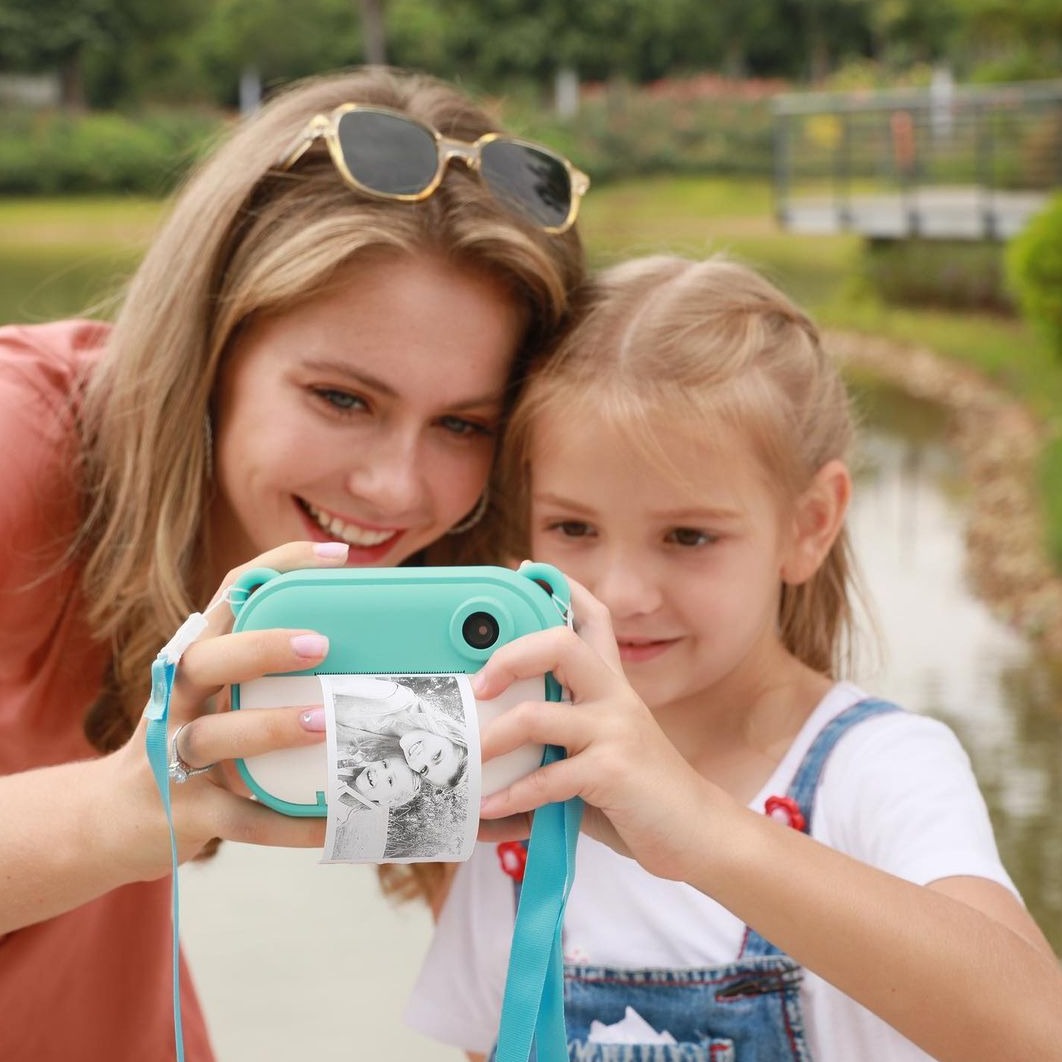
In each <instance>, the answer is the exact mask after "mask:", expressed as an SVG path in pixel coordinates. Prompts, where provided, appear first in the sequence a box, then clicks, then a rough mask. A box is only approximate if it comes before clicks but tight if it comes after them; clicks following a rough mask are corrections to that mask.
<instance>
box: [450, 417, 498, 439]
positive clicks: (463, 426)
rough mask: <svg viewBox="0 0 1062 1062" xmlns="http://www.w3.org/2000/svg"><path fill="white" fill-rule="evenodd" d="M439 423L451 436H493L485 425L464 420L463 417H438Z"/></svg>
mask: <svg viewBox="0 0 1062 1062" xmlns="http://www.w3.org/2000/svg"><path fill="white" fill-rule="evenodd" d="M439 423H440V424H441V425H442V427H443V428H445V430H446V431H448V432H450V434H451V435H458V436H463V437H467V436H471V435H488V436H489V435H493V434H494V432H493V431H492V430H491V429H490V428H489V427H487V425H486V424H479V423H477V422H476V421H474V420H465V419H464V417H440V418H439Z"/></svg>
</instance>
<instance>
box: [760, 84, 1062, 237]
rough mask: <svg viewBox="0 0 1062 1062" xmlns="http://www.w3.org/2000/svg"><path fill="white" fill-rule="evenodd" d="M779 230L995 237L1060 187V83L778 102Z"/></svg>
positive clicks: (792, 97) (791, 97) (943, 87)
mask: <svg viewBox="0 0 1062 1062" xmlns="http://www.w3.org/2000/svg"><path fill="white" fill-rule="evenodd" d="M774 135H775V151H774V160H775V168H774V198H775V211H776V215H777V218H778V221H779V223H780V224H781V225H782V226H784V227H786V228H791V229H796V230H800V231H806V232H836V231H842V230H850V231H855V232H860V233H863V234H864V235H867V236H869V237H875V238H885V239H897V238H898V239H902V238H909V237H913V236H921V237H926V238H933V237H937V238H947V239H993V240H1003V239H1007V238H1009V237H1010V236H1011V235H1013V234H1014V233H1015V232H1017V231H1018V230H1019V229H1020V228H1021V227H1022V226H1023V225H1024V224H1025V222H1026V221H1027V220H1028V218H1029V216H1030V215H1031V214H1033V213H1035V211H1036V210H1038V209H1039V208H1040V207H1041V206H1042V204H1043V202H1044V201H1045V200H1046V198H1047V196H1048V195H1049V194H1050V192H1051V191H1052V190H1053V189H1056V188H1060V187H1062V81H1050V82H1032V83H1026V84H1015V85H1002V86H992V87H971V86H956V85H953V84H951V83H950V81H948V80H946V79H934V84H933V86H932V87H930V88H929V89H922V90H915V89H911V90H902V91H892V92H867V93H790V94H786V95H783V96H779V97H777V98H776V100H775V101H774Z"/></svg>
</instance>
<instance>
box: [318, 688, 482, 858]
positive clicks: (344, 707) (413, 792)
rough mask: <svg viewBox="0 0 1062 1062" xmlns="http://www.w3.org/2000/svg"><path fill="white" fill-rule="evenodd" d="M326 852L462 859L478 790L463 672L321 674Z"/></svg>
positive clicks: (475, 739)
mask: <svg viewBox="0 0 1062 1062" xmlns="http://www.w3.org/2000/svg"><path fill="white" fill-rule="evenodd" d="M320 680H321V686H322V689H323V691H324V702H325V711H326V718H327V720H328V760H329V777H328V792H327V800H328V825H327V833H326V837H325V857H324V858H325V861H326V862H380V861H387V862H413V861H418V860H433V859H441V860H452V861H459V860H462V859H466V858H467V857H468V854H469V853H470V852H471V847H472V844H473V843H474V842H475V836H476V828H477V824H478V809H479V796H480V779H479V729H478V723H477V720H476V703H475V698H474V697H473V695H472V691H471V688H470V686H469V684H468V679H467V677H466V676H464V675H457V674H447V675H387V676H384V675H371V676H370V675H322V676H320Z"/></svg>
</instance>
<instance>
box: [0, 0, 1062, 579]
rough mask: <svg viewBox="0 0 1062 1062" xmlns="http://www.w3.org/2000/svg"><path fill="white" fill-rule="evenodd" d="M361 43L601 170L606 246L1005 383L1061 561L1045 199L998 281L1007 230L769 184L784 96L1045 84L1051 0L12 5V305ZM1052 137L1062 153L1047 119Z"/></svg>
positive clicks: (58, 301)
mask: <svg viewBox="0 0 1062 1062" xmlns="http://www.w3.org/2000/svg"><path fill="white" fill-rule="evenodd" d="M367 61H371V62H387V63H390V64H393V65H396V66H407V67H415V68H419V69H422V70H426V71H428V72H430V73H433V74H436V75H439V76H441V77H445V78H448V79H451V80H454V81H456V82H458V83H459V84H461V85H462V86H464V87H465V88H466V89H467V90H468V91H470V92H471V93H472V94H474V95H476V96H477V97H479V98H480V99H481V100H484V101H485V102H487V104H488V105H489V106H492V107H494V108H495V109H496V110H497V111H498V112H499V115H500V116H502V117H503V119H504V121H505V124H506V125H507V126H509V127H510V128H512V129H514V130H515V131H518V132H522V133H524V134H525V135H528V136H532V137H535V138H540V139H542V140H544V141H546V142H548V143H550V144H552V145H554V146H556V147H558V148H559V149H560V150H562V151H565V152H566V153H567V154H569V155H570V156H571V157H572V158H573V159H574V160H575V161H576V162H577V163H578V165H579V166H581V167H582V168H583V169H585V170H587V172H589V173H590V174H591V176H592V178H593V181H594V190H593V193H592V194H591V196H590V197H588V199H587V203H586V208H585V212H584V224H583V231H584V234H585V236H586V238H587V243H588V246H589V249H590V252H591V257H592V259H593V260H594V262H595V263H597V264H600V263H603V262H607V261H610V260H614V259H616V258H618V257H621V256H626V255H629V254H634V253H638V252H640V251H647V250H658V249H668V248H670V249H674V250H678V251H684V252H687V253H691V254H701V253H704V252H705V251H706V250H710V249H720V248H721V249H726V250H730V251H733V252H735V253H737V254H738V255H739V256H742V257H744V258H746V259H747V260H749V261H751V262H752V263H753V264H755V265H758V266H760V267H761V268H765V269H766V270H767V271H768V272H770V273H771V274H772V275H773V276H774V278H775V279H777V280H778V281H779V282H780V283H782V284H783V286H784V287H786V288H787V289H788V290H790V291H791V292H792V293H793V294H794V295H795V296H796V297H797V298H798V299H800V300H801V301H803V302H805V303H806V304H807V305H808V306H809V307H810V308H811V309H812V310H813V311H814V312H815V313H816V314H817V315H818V316H819V318H820V320H822V321H823V323H825V324H829V325H834V326H838V327H847V328H852V329H857V330H863V331H866V332H870V333H874V334H878V335H889V336H892V337H894V338H897V339H899V340H907V341H910V342H920V343H927V344H930V345H932V346H933V347H934V348H935V349H937V350H939V351H941V352H942V353H945V354H949V355H951V356H954V357H957V358H961V359H963V360H966V361H971V362H973V363H974V364H976V365H978V367H979V368H981V369H982V370H984V371H986V372H988V373H989V374H990V375H993V376H995V377H996V378H998V379H1001V380H1003V381H1004V382H1005V383H1006V384H1007V385H1008V386H1009V387H1011V388H1012V389H1013V390H1014V391H1015V392H1016V393H1018V394H1019V395H1021V396H1022V397H1024V398H1025V399H1027V400H1028V401H1029V402H1030V404H1031V405H1032V406H1033V408H1034V409H1035V410H1036V411H1037V412H1038V414H1039V415H1040V416H1041V417H1043V418H1044V419H1045V421H1046V423H1047V425H1048V432H1047V435H1048V441H1047V442H1046V444H1045V455H1044V462H1043V469H1044V483H1045V491H1044V495H1045V498H1046V504H1047V508H1048V510H1049V525H1050V531H1049V535H1050V539H1051V542H1050V548H1051V551H1052V553H1053V555H1054V556H1055V559H1056V561H1057V562H1058V565H1059V567H1060V569H1062V493H1060V492H1059V491H1058V490H1057V489H1056V487H1055V486H1054V485H1055V484H1057V482H1059V477H1060V476H1062V356H1056V354H1055V351H1058V352H1059V353H1060V354H1062V340H1060V339H1058V338H1057V337H1058V336H1059V335H1060V331H1059V328H1060V327H1062V326H1058V325H1057V324H1056V323H1055V322H1057V320H1058V317H1057V314H1058V300H1057V287H1056V285H1057V283H1058V279H1057V277H1058V274H1057V259H1058V251H1057V248H1058V243H1057V239H1058V220H1057V218H1058V208H1057V206H1056V207H1055V210H1054V217H1055V219H1056V220H1054V221H1050V222H1044V223H1043V225H1042V226H1040V227H1037V228H1036V230H1035V232H1034V233H1033V234H1032V235H1030V237H1029V239H1030V240H1034V237H1035V236H1036V234H1037V233H1042V232H1045V231H1046V232H1047V236H1046V237H1042V238H1040V239H1039V240H1038V242H1037V243H1036V246H1035V247H1031V249H1027V250H1019V251H1015V252H1013V253H1012V254H1011V256H1010V258H1009V266H1008V268H1009V273H1008V277H1007V278H1006V283H1005V284H1004V283H1003V282H1002V281H1001V280H1000V274H1001V271H1002V270H1003V268H1004V262H1003V259H1002V255H1001V251H1002V248H1001V247H1000V245H999V244H991V245H985V244H981V245H976V244H971V245H969V246H962V247H960V246H957V245H949V246H938V247H934V248H932V249H929V248H925V247H922V248H914V249H913V250H912V248H910V247H905V246H888V247H879V248H876V249H875V248H874V247H872V246H868V245H865V244H863V243H862V242H861V241H860V240H859V239H858V237H856V236H855V235H852V234H843V235H837V236H817V237H809V236H800V235H797V234H792V233H785V232H781V231H779V230H778V227H777V226H776V225H775V223H774V221H773V218H772V201H771V186H770V174H771V169H772V162H773V154H774V141H773V136H774V130H773V123H772V100H773V99H774V97H775V96H777V95H778V94H779V93H781V92H787V91H793V90H799V89H805V88H808V89H815V90H817V91H830V90H838V91H841V90H844V91H850V90H864V91H873V90H878V89H890V90H892V89H897V88H900V89H903V88H919V87H926V86H928V85H930V84H931V82H932V81H933V78H934V76H935V75H939V74H940V72H941V71H942V70H946V71H947V72H948V75H949V77H950V78H953V79H954V81H955V82H956V83H962V84H978V83H982V84H984V83H1009V82H1016V81H1030V80H1045V79H1053V78H1057V77H1059V74H1060V72H1062V0H935V2H934V3H929V4H927V3H925V2H924V0H712V2H706V0H582V2H580V3H578V4H571V3H568V2H567V0H300V2H299V3H298V4H297V5H296V4H291V3H288V2H287V0H168V2H167V3H166V4H159V3H157V2H156V0H0V197H4V196H6V197H7V198H6V200H5V199H2V198H0V277H2V278H3V281H4V283H3V284H2V285H0V287H2V288H5V289H6V291H5V292H0V302H6V304H7V305H6V306H5V308H4V310H3V315H4V316H5V317H6V318H7V319H32V318H34V317H38V316H48V315H50V314H52V313H56V314H58V313H60V312H65V309H67V308H69V307H71V306H85V305H89V304H90V303H92V302H93V301H94V300H95V299H97V298H98V297H100V294H101V292H105V291H107V290H109V289H110V288H112V287H114V286H116V285H117V283H118V282H119V281H120V279H121V277H123V276H124V275H125V274H126V273H127V271H128V269H129V268H130V266H131V264H132V263H133V262H134V261H135V259H136V256H137V254H138V253H139V250H140V249H141V247H142V246H143V241H144V240H146V238H147V235H148V233H149V231H150V227H151V225H152V224H153V222H154V219H155V218H156V217H157V213H158V205H157V203H158V200H159V198H160V197H161V196H162V195H164V194H165V193H167V192H169V191H170V190H171V189H172V188H173V187H174V186H175V185H176V184H177V183H178V182H179V180H180V179H181V177H182V175H183V174H184V172H185V171H186V169H187V167H188V165H189V164H190V163H191V162H192V161H193V160H194V159H195V158H196V157H197V155H198V154H199V153H200V152H201V151H202V150H203V149H204V147H205V145H206V144H208V143H209V142H210V141H211V139H212V138H213V137H214V136H216V135H217V134H218V133H219V132H221V131H222V130H223V129H224V128H225V127H226V125H228V124H229V123H231V122H233V121H236V120H238V116H239V114H240V112H241V110H242V109H246V108H248V107H251V106H253V105H254V104H255V102H256V101H257V100H258V99H259V98H260V97H261V96H267V95H268V94H269V92H270V91H272V90H273V89H275V88H277V87H278V86H281V85H283V84H285V83H287V82H290V81H291V80H293V79H296V78H299V77H303V76H306V75H311V74H314V73H318V72H323V71H326V70H332V69H336V68H340V67H346V66H353V65H357V64H359V63H362V62H367ZM27 86H29V88H27ZM34 92H36V93H38V96H37V98H36V99H34V98H33V93H34ZM41 93H43V95H41ZM20 100H21V102H19V101H20ZM1044 136H1045V139H1044V144H1045V145H1046V146H1045V147H1044V150H1045V151H1047V152H1048V153H1049V154H1051V155H1052V156H1057V154H1058V150H1059V148H1058V145H1059V138H1058V136H1057V131H1055V130H1054V127H1051V128H1047V127H1045V133H1044ZM1006 161H1007V160H1005V159H1003V160H997V162H998V165H1000V166H1002V165H1004V164H1005V163H1006ZM1058 172H1062V167H1060V168H1059V171H1058ZM69 196H76V197H79V198H78V199H76V200H70V202H71V203H72V204H76V205H71V206H69V207H68V205H67V202H66V201H65V200H59V199H56V198H55V197H69ZM86 196H89V197H94V199H86V198H85V197H86ZM102 196H111V197H112V198H111V199H109V200H103V199H101V198H100V197H102ZM14 197H19V198H17V199H16V198H14ZM28 197H33V201H32V202H31V200H30V198H28ZM115 197H118V198H115ZM134 197H136V198H134ZM94 200H95V201H94ZM938 275H939V277H943V278H944V279H945V280H946V281H947V285H948V287H947V290H948V291H949V292H951V295H950V296H949V300H950V301H949V300H943V298H942V295H941V293H942V291H944V290H945V287H944V285H942V284H941V283H940V282H939V281H936V280H934V279H933V278H935V277H938ZM930 281H933V282H932V283H931V282H930ZM986 292H987V293H988V294H985V293H986ZM927 300H928V305H927ZM942 303H947V304H942ZM1015 306H1017V307H1019V308H1020V309H1022V310H1023V311H1024V312H1025V313H1026V314H1027V315H1029V316H1030V318H1031V319H1033V320H1034V321H1036V322H1038V323H1037V324H1036V326H1035V327H1030V328H1028V329H1025V328H1023V326H1022V325H1021V324H1020V323H1019V322H1017V321H1016V320H1015V318H1014V317H1013V316H1012V312H1013V309H1014V307H1015ZM1045 317H1046V320H1044V318H1045ZM1016 330H1017V331H1016Z"/></svg>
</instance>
